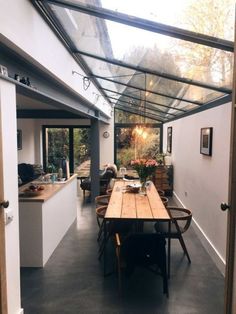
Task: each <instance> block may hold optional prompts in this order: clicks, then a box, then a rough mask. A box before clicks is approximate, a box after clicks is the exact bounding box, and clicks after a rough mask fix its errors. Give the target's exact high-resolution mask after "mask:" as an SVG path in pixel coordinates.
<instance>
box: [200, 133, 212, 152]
mask: <svg viewBox="0 0 236 314" xmlns="http://www.w3.org/2000/svg"><path fill="white" fill-rule="evenodd" d="M212 133H213V128H201V139H200V153H201V154H203V155H208V156H211V155H212Z"/></svg>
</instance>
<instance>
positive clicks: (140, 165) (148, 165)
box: [131, 159, 158, 182]
mask: <svg viewBox="0 0 236 314" xmlns="http://www.w3.org/2000/svg"><path fill="white" fill-rule="evenodd" d="M131 166H132V167H133V168H134V169H135V170H136V171H137V172H138V175H139V178H140V181H141V182H145V181H146V180H147V178H148V177H150V176H151V175H152V174H153V173H154V171H155V169H156V167H157V166H158V163H157V161H156V160H154V159H135V160H131Z"/></svg>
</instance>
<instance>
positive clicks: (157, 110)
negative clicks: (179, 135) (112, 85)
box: [108, 96, 177, 117]
mask: <svg viewBox="0 0 236 314" xmlns="http://www.w3.org/2000/svg"><path fill="white" fill-rule="evenodd" d="M108 97H109V98H110V99H112V100H117V101H119V102H122V103H125V104H128V105H130V106H133V107H137V108H141V106H139V105H137V104H134V103H130V102H128V101H125V100H120V99H117V98H115V97H111V96H108ZM146 108H147V109H148V110H152V111H154V112H159V113H162V114H164V115H170V116H174V117H177V115H176V114H174V113H168V112H166V111H161V110H159V109H157V108H153V107H152V106H146Z"/></svg>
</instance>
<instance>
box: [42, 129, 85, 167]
mask: <svg viewBox="0 0 236 314" xmlns="http://www.w3.org/2000/svg"><path fill="white" fill-rule="evenodd" d="M43 159H44V160H43V161H44V170H45V171H46V172H58V169H59V168H62V169H63V171H65V163H66V161H67V160H68V161H69V167H70V172H71V173H74V172H76V171H77V168H78V167H79V166H80V165H81V164H82V163H83V162H84V161H86V160H89V159H90V128H85V127H80V128H79V127H75V126H63V127H61V126H60V127H58V126H44V127H43Z"/></svg>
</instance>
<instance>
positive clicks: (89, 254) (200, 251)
mask: <svg viewBox="0 0 236 314" xmlns="http://www.w3.org/2000/svg"><path fill="white" fill-rule="evenodd" d="M80 199H81V198H80ZM78 207H79V210H78V220H77V222H75V223H74V224H73V225H72V226H71V228H70V229H69V231H68V233H67V234H66V236H65V237H64V238H63V240H62V241H61V243H60V244H59V246H58V247H57V249H56V250H55V252H54V253H53V255H52V257H51V258H50V260H49V261H48V263H47V264H46V266H45V267H44V268H43V269H40V268H22V269H21V287H22V288H21V294H22V307H23V308H24V313H25V314H55V313H57V314H63V313H65V314H66V313H68V314H77V313H79V314H80V313H85V314H87V313H88V314H89V313H101V314H118V313H119V314H121V313H122V314H123V313H124V314H126V313H127V314H133V313H156V314H211V313H214V314H222V313H223V289H224V279H223V276H222V275H221V274H220V272H219V271H218V270H217V268H216V266H215V265H214V263H213V262H212V260H211V259H210V257H209V256H208V254H207V253H206V251H205V250H204V248H203V247H202V245H201V243H200V241H199V240H198V239H197V237H196V235H195V233H194V231H193V229H192V228H190V229H189V230H188V232H187V233H186V234H185V235H184V237H185V243H186V245H187V248H188V250H189V253H190V256H191V259H192V264H191V265H189V264H188V262H187V259H186V257H184V256H183V253H182V249H181V247H180V245H179V242H178V240H173V241H172V243H173V245H172V255H171V256H172V260H171V278H170V280H169V298H168V299H167V298H166V296H165V295H163V293H162V280H161V278H160V277H158V276H155V275H153V274H152V273H150V272H148V271H146V270H142V269H140V270H137V271H135V273H134V274H133V275H132V277H131V278H129V279H124V280H125V281H124V282H123V283H124V287H123V297H122V298H121V297H119V295H118V282H117V277H116V275H115V274H113V275H111V276H108V277H105V278H104V277H103V272H102V263H101V262H99V261H98V259H97V242H96V235H97V225H96V220H95V215H94V207H93V206H91V205H90V204H89V203H82V201H79V206H78ZM53 227H56V226H53Z"/></svg>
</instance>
